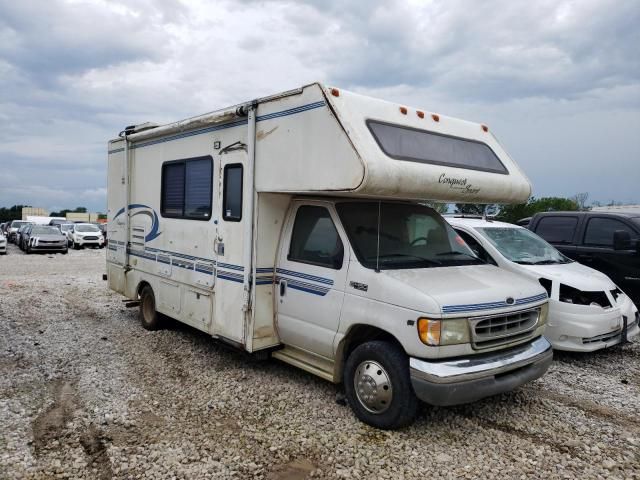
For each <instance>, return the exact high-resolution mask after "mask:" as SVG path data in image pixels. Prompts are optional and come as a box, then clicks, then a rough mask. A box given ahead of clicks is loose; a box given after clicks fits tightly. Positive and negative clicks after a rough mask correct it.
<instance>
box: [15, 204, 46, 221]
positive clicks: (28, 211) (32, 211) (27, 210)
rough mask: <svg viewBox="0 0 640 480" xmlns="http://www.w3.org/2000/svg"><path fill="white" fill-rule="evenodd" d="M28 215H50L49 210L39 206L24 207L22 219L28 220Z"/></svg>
mask: <svg viewBox="0 0 640 480" xmlns="http://www.w3.org/2000/svg"><path fill="white" fill-rule="evenodd" d="M27 215H29V216H30V217H48V216H49V211H48V210H45V209H44V208H39V207H22V220H26V219H27Z"/></svg>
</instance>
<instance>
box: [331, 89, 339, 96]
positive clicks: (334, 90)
mask: <svg viewBox="0 0 640 480" xmlns="http://www.w3.org/2000/svg"><path fill="white" fill-rule="evenodd" d="M331 95H333V96H334V97H339V96H340V90H338V89H337V88H332V89H331Z"/></svg>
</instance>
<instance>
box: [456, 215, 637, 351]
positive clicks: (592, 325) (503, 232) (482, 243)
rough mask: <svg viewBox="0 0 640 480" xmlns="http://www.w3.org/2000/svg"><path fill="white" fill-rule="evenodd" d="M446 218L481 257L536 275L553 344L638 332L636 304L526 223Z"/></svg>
mask: <svg viewBox="0 0 640 480" xmlns="http://www.w3.org/2000/svg"><path fill="white" fill-rule="evenodd" d="M445 218H446V219H447V221H448V222H449V224H451V226H453V228H454V229H455V230H456V231H457V232H458V234H459V235H460V236H461V237H462V238H463V239H464V241H465V242H466V243H467V245H469V247H471V249H472V250H474V253H476V254H477V255H478V256H479V257H480V258H482V259H483V260H485V261H488V262H490V263H494V264H495V265H497V266H498V267H500V268H504V269H506V270H510V271H512V272H517V273H521V274H524V275H526V276H529V277H532V278H536V279H538V281H539V282H540V284H541V285H542V286H543V287H544V288H545V289H546V290H547V293H548V294H549V316H548V323H547V329H546V330H545V333H544V336H545V337H547V339H548V340H549V341H550V342H551V344H552V345H553V348H554V349H556V350H569V351H580V352H590V351H594V350H599V349H601V348H605V347H610V346H612V345H615V344H618V343H621V342H625V341H627V340H631V339H632V338H633V337H635V336H637V335H638V334H639V333H640V325H639V322H640V315H639V314H638V309H637V308H636V306H635V305H634V304H633V302H632V301H631V299H630V298H629V297H628V296H627V295H626V294H625V293H624V292H623V291H622V290H620V288H618V287H617V286H616V285H615V284H614V283H613V282H612V281H611V279H610V278H609V277H607V276H606V275H605V274H603V273H600V272H598V271H597V270H594V269H592V268H589V267H587V266H585V265H582V264H580V263H578V262H574V261H573V260H571V259H570V258H568V257H566V256H565V255H563V254H562V253H560V252H559V251H558V250H557V249H556V248H555V247H553V246H552V245H550V244H548V243H547V242H546V241H544V240H543V239H542V238H540V237H539V236H538V235H536V234H535V233H533V232H531V231H530V230H527V229H526V228H522V227H519V226H517V225H511V224H509V223H502V222H494V221H491V220H485V219H479V218H463V217H445Z"/></svg>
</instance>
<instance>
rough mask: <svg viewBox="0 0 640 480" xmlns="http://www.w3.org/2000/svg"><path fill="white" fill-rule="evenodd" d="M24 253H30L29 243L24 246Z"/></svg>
mask: <svg viewBox="0 0 640 480" xmlns="http://www.w3.org/2000/svg"><path fill="white" fill-rule="evenodd" d="M24 253H26V254H27V255H29V254H30V253H31V247H30V246H29V244H27V245H26V246H25V247H24Z"/></svg>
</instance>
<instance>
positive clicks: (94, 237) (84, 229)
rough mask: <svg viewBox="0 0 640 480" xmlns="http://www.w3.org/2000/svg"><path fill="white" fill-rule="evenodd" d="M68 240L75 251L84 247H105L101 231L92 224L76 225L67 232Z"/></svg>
mask: <svg viewBox="0 0 640 480" xmlns="http://www.w3.org/2000/svg"><path fill="white" fill-rule="evenodd" d="M67 239H68V240H69V244H70V245H71V246H73V248H74V249H76V250H77V249H79V248H82V247H94V248H95V247H98V248H103V247H104V237H103V236H102V232H101V231H100V229H99V228H98V227H97V226H96V225H93V224H92V223H75V224H74V225H73V227H72V228H71V229H70V230H68V231H67Z"/></svg>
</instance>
